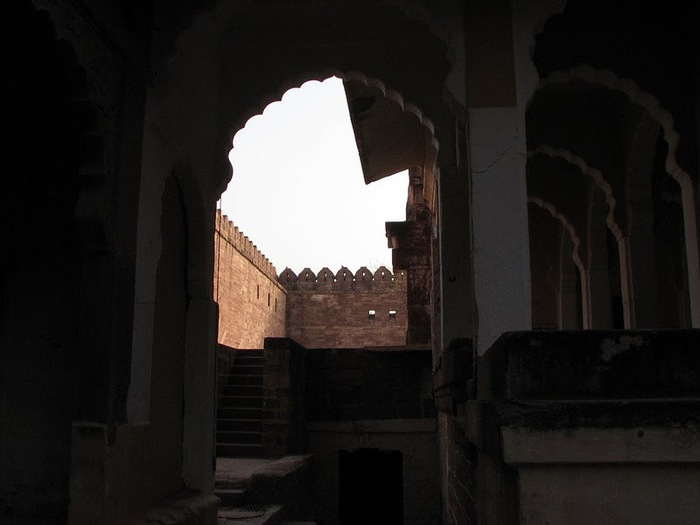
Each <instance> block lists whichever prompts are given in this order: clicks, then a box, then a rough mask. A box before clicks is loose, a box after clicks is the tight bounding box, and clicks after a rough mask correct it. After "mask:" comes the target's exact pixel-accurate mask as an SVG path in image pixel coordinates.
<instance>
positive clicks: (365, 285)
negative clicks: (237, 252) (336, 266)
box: [277, 266, 406, 292]
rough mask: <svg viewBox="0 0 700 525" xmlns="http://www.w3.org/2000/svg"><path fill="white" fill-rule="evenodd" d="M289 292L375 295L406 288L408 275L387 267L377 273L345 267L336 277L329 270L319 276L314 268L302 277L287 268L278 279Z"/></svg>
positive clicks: (381, 267)
mask: <svg viewBox="0 0 700 525" xmlns="http://www.w3.org/2000/svg"><path fill="white" fill-rule="evenodd" d="M277 282H279V283H280V284H281V285H282V286H284V287H285V288H286V289H287V290H288V291H294V290H318V291H324V292H352V291H362V292H371V291H373V290H375V289H376V290H377V291H379V290H386V289H390V288H397V287H405V286H406V272H405V271H403V270H401V271H399V272H397V273H392V271H391V270H389V269H388V268H387V267H386V266H380V267H379V268H377V270H375V271H374V272H372V271H370V270H369V269H368V268H367V267H366V266H362V267H360V269H359V270H357V271H356V272H355V273H352V272H351V271H350V270H349V269H348V268H347V267H345V266H343V267H341V268H340V270H338V272H336V273H333V272H332V271H331V270H330V269H328V268H322V269H321V271H319V272H318V274H315V273H314V272H313V271H312V270H311V269H310V268H304V269H303V270H302V271H301V272H300V273H299V275H297V274H296V273H294V271H292V269H291V268H286V269H285V270H284V271H283V272H282V273H281V274H280V276H279V277H278V278H277Z"/></svg>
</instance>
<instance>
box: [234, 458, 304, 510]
mask: <svg viewBox="0 0 700 525" xmlns="http://www.w3.org/2000/svg"><path fill="white" fill-rule="evenodd" d="M313 458H314V456H313V455H312V454H305V455H299V456H285V457H283V458H281V459H279V460H277V461H275V462H273V463H269V464H268V465H266V466H264V467H263V468H261V469H259V470H257V471H255V472H254V473H253V475H252V477H251V480H250V486H249V487H248V489H247V491H246V501H247V503H258V504H270V503H274V504H279V505H282V507H283V509H282V510H281V512H280V517H281V518H284V519H303V518H306V517H308V516H309V515H311V510H312V508H313V501H314V500H313V497H312V492H313V481H312V479H313Z"/></svg>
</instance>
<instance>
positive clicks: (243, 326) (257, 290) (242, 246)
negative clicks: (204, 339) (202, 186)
mask: <svg viewBox="0 0 700 525" xmlns="http://www.w3.org/2000/svg"><path fill="white" fill-rule="evenodd" d="M214 298H215V300H216V301H217V302H218V303H219V334H218V342H219V343H220V344H223V345H226V346H230V347H232V348H262V347H263V340H264V338H265V337H284V336H285V317H286V308H287V294H286V291H285V290H284V288H283V287H282V286H281V285H280V284H279V283H278V282H277V272H276V271H275V267H274V266H273V265H272V263H271V262H270V261H269V260H268V259H267V258H266V257H265V256H264V255H263V254H262V253H261V252H260V250H258V248H257V247H256V246H255V245H254V244H253V243H252V241H250V239H248V237H247V236H245V235H244V234H243V232H241V231H240V230H239V229H238V227H237V226H235V225H234V224H233V222H231V221H230V220H229V219H228V217H227V216H226V215H222V214H221V213H220V212H218V211H217V215H216V233H215V235H214Z"/></svg>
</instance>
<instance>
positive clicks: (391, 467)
mask: <svg viewBox="0 0 700 525" xmlns="http://www.w3.org/2000/svg"><path fill="white" fill-rule="evenodd" d="M338 459H339V485H340V487H339V491H338V492H339V505H338V507H339V514H340V523H341V524H343V525H356V524H360V523H362V524H375V523H376V524H384V525H390V524H399V525H400V524H402V523H403V456H402V454H401V452H399V451H397V450H379V449H376V448H367V449H359V450H341V451H339V458H338Z"/></svg>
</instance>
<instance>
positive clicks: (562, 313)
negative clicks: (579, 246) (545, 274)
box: [559, 228, 582, 330]
mask: <svg viewBox="0 0 700 525" xmlns="http://www.w3.org/2000/svg"><path fill="white" fill-rule="evenodd" d="M562 230H563V228H562ZM572 250H573V246H572V243H571V238H570V237H569V235H568V234H567V233H566V232H564V231H562V235H561V248H560V258H559V260H560V263H559V268H560V282H559V328H560V329H562V330H580V329H581V328H582V320H581V305H582V301H581V295H580V293H579V290H577V280H578V275H577V274H578V271H579V270H578V268H576V265H575V264H574V261H573V260H572V259H571V251H572Z"/></svg>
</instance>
